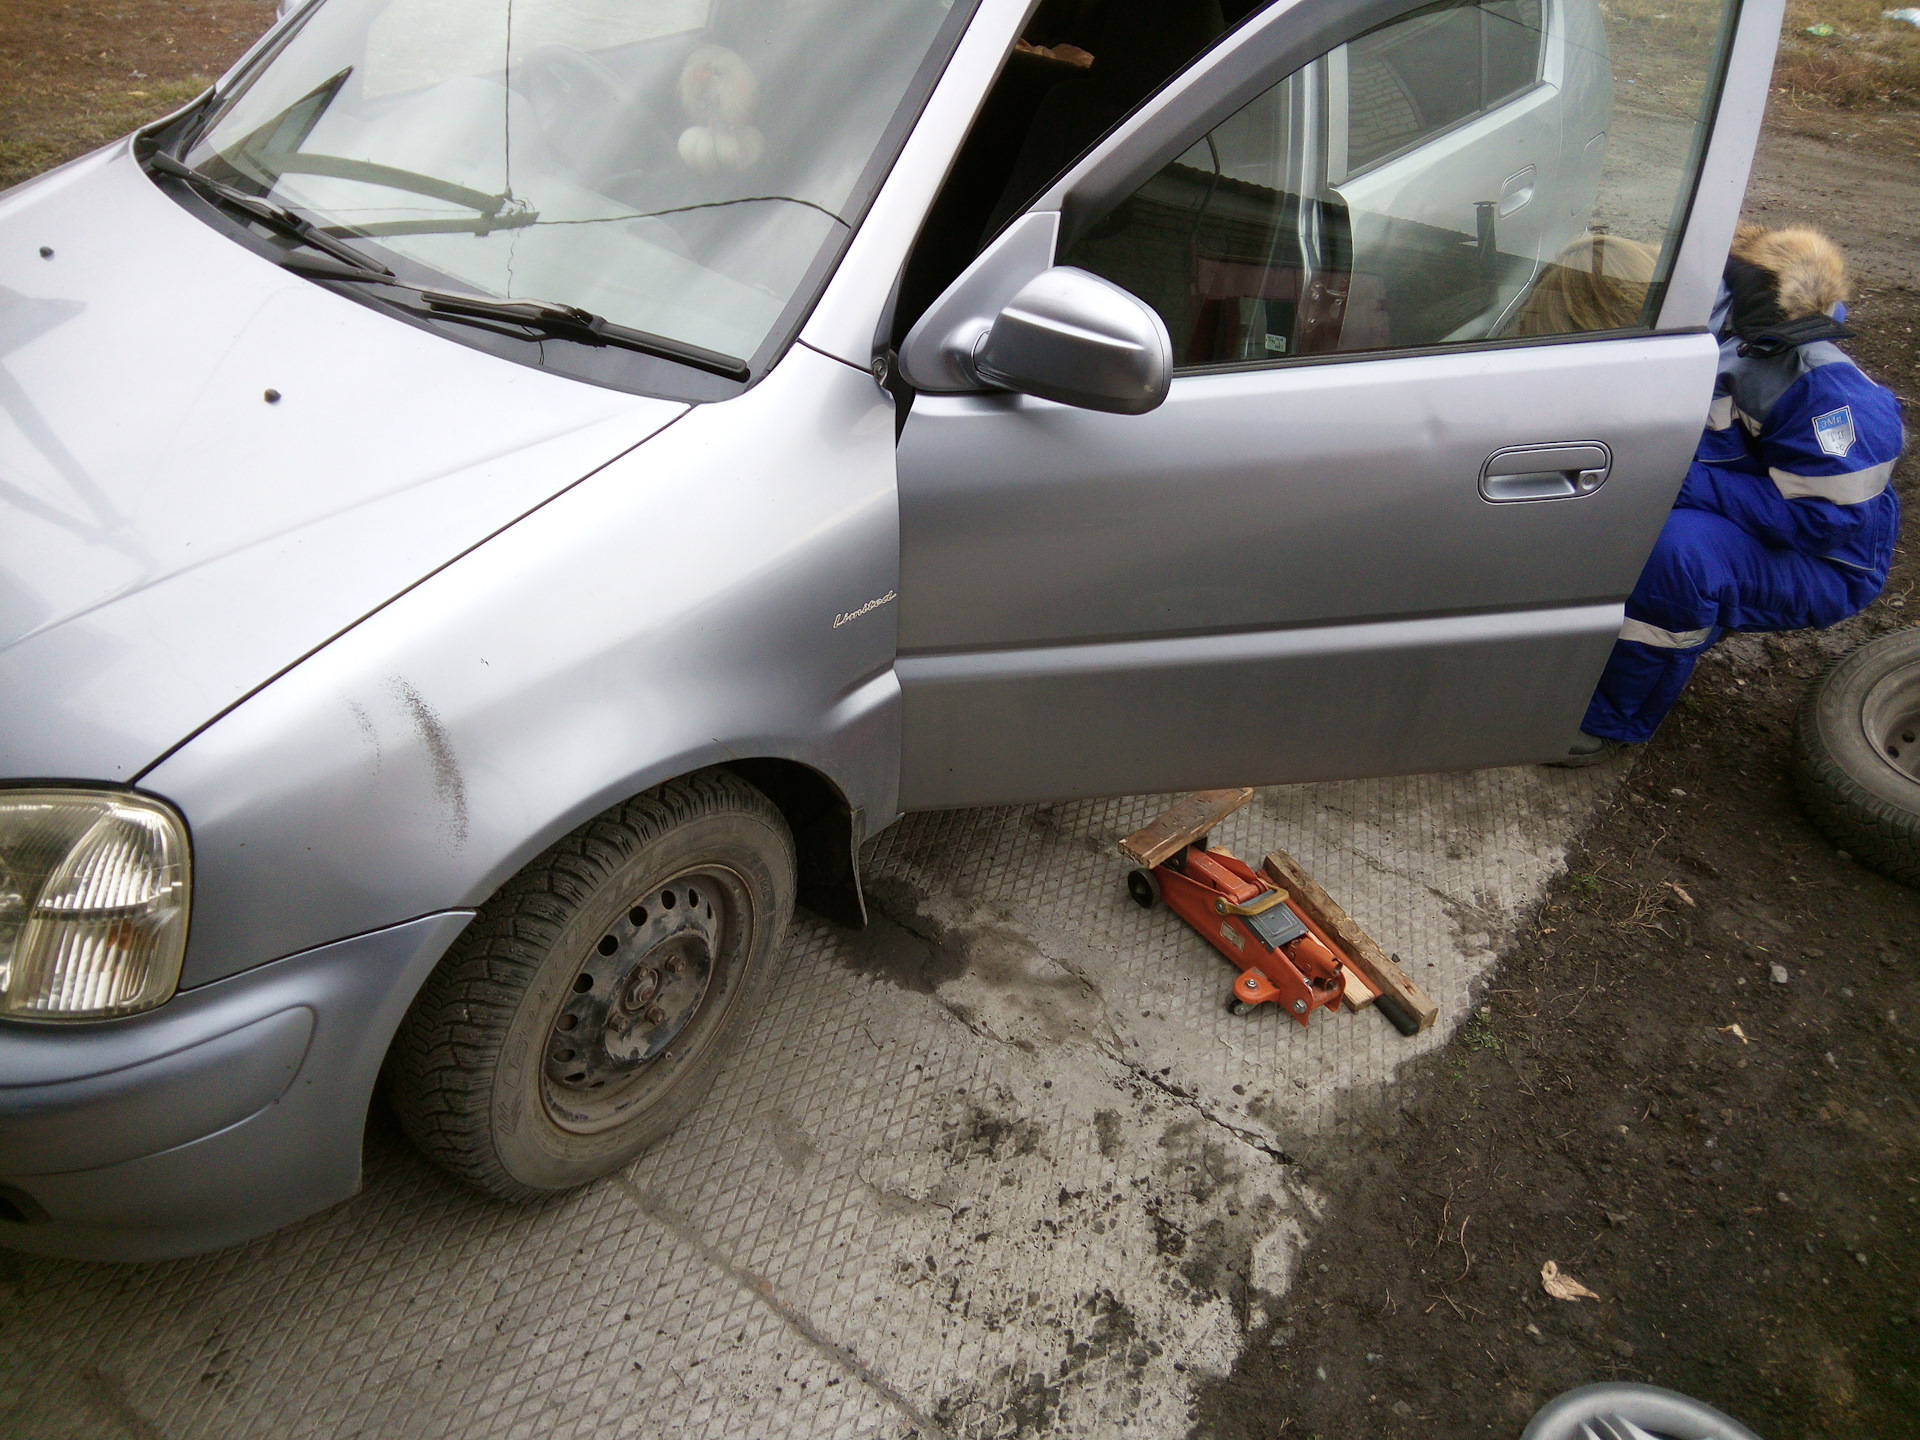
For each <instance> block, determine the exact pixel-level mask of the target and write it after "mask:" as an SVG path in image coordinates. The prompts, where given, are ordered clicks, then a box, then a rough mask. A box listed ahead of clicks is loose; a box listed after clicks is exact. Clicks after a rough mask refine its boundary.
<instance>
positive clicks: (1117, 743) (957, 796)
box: [898, 0, 1779, 809]
mask: <svg viewBox="0 0 1920 1440" xmlns="http://www.w3.org/2000/svg"><path fill="white" fill-rule="evenodd" d="M1778 26H1779V5H1778V3H1776V0H1760V3H1752V4H1747V5H1745V6H1737V4H1736V0H1694V3H1690V4H1684V5H1676V6H1675V7H1674V9H1673V11H1672V13H1671V15H1670V16H1667V17H1665V18H1663V19H1662V20H1661V21H1659V22H1651V21H1638V20H1629V19H1626V18H1624V17H1622V16H1621V15H1619V14H1618V13H1608V12H1606V11H1603V10H1602V9H1601V8H1600V7H1599V5H1598V3H1597V0H1479V3H1470V0H1455V3H1443V4H1439V5H1432V4H1429V5H1425V6H1414V5H1410V4H1407V3H1404V0H1398V3H1396V0H1370V3H1361V4H1354V3H1352V0H1298V3H1295V4H1292V5H1285V4H1282V5H1276V6H1273V7H1269V8H1268V9H1266V10H1264V11H1262V12H1260V13H1258V14H1256V15H1254V16H1253V17H1251V18H1250V19H1248V20H1246V21H1245V22H1244V23H1243V24H1242V25H1241V26H1240V27H1239V28H1237V29H1236V30H1234V31H1233V32H1232V33H1230V34H1228V35H1227V36H1226V37H1224V38H1223V39H1222V40H1221V41H1219V42H1218V43H1217V44H1215V45H1214V46H1213V47H1212V48H1211V49H1209V50H1208V51H1207V52H1206V53H1205V54H1203V55H1202V56H1201V57H1200V58H1199V59H1198V60H1196V61H1195V62H1194V63H1193V64H1192V65H1191V66H1190V67H1189V68H1188V69H1187V70H1186V71H1185V72H1183V73H1182V74H1181V75H1179V76H1178V77H1176V78H1175V79H1174V80H1173V81H1172V82H1171V83H1170V84H1168V85H1167V86H1166V87H1165V88H1164V89H1162V90H1161V91H1160V93H1159V94H1158V95H1157V96H1155V97H1154V98H1153V99H1152V100H1150V101H1148V102H1147V103H1146V104H1145V105H1143V106H1142V107H1141V108H1139V109H1138V110H1136V111H1135V112H1134V113H1133V114H1132V115H1131V116H1130V117H1128V118H1127V119H1126V120H1125V121H1123V122H1122V123H1121V124H1120V125H1119V126H1118V127H1117V128H1116V129H1115V130H1114V131H1112V132H1111V133H1110V134H1109V135H1108V136H1107V138H1106V139H1105V140H1104V141H1102V142H1101V143H1100V144H1099V145H1097V146H1096V147H1095V148H1094V149H1093V150H1092V151H1091V152H1090V153H1089V154H1087V155H1086V156H1085V157H1084V158H1083V159H1082V160H1080V161H1079V162H1078V163H1077V164H1076V165H1075V166H1074V167H1073V168H1072V169H1070V170H1069V171H1068V172H1067V174H1066V175H1065V176H1064V177H1063V178H1062V179H1060V180H1059V181H1058V182H1057V183H1055V184H1054V185H1053V186H1052V188H1051V189H1050V190H1048V191H1047V192H1046V193H1045V194H1044V195H1042V196H1041V197H1040V198H1039V199H1038V200H1037V201H1035V202H1034V203H1033V204H1032V205H1031V206H1030V207H1029V208H1028V210H1027V211H1026V213H1025V214H1024V215H1021V216H1019V217H1017V218H1016V219H1015V220H1014V221H1013V222H1012V223H1011V224H1010V225H1009V226H1008V227H1007V228H1006V229H1005V230H1004V231H1002V232H1001V234H1000V236H999V238H998V239H997V240H995V241H994V242H993V243H991V244H990V245H989V246H988V247H987V249H986V250H985V251H984V252H983V253H982V254H981V255H980V256H979V257H978V259H976V260H975V261H974V263H973V265H972V266H971V267H970V268H969V270H968V271H967V272H966V273H965V274H963V275H962V276H961V277H960V278H959V279H958V280H957V281H956V282H955V283H954V285H953V286H952V287H951V288H950V289H949V290H948V291H947V292H946V294H945V295H944V296H942V297H941V298H940V299H938V300H936V301H935V302H934V303H933V304H932V305H931V306H930V307H929V308H928V309H927V310H926V311H925V313H924V314H923V315H922V316H921V317H920V318H919V320H918V323H917V324H915V326H914V327H913V330H912V332H911V333H910V334H909V335H908V337H907V339H906V341H905V342H904V344H903V345H902V349H901V361H902V367H903V369H904V371H905V373H906V375H907V376H908V378H909V379H910V380H911V381H913V382H914V384H915V385H916V386H917V387H918V391H919V393H918V394H917V396H916V398H915V401H914V405H913V409H912V412H911V414H910V416H909V418H908V419H907V421H906V423H905V427H904V431H903V434H902V438H901V444H900V452H899V484H900V502H901V600H900V620H899V624H900V660H899V664H898V673H899V677H900V682H901V686H902V694H903V700H904V717H905V718H904V727H905V728H904V734H903V746H904V762H903V777H902V796H901V804H902V808H903V809H915V808H926V807H934V806H943V805H961V804H977V803H983V802H1002V801H1019V800H1028V799H1036V798H1042V797H1061V796H1070V795H1086V794H1100V793H1117V792H1126V791H1142V790H1172V789H1178V788H1189V787H1199V786H1205V785H1219V784H1256V783H1278V782H1288V781H1297V780H1309V779H1321V778H1330V777H1340V776H1357V775H1370V774H1386V773H1394V772H1407V771H1419V770H1429V769H1443V768H1454V767H1466V766H1481V765H1496V764H1509V763H1516V762H1523V761H1533V760H1540V759H1544V758H1548V757H1550V756H1552V755H1555V754H1558V753H1562V752H1563V751H1564V749H1565V747H1566V745H1567V743H1568V742H1569V741H1570V740H1571V738H1572V737H1573V735H1574V734H1575V733H1576V731H1577V728H1578V724H1579V720H1580V717H1581V714H1582V712H1583V710H1584V707H1585V705H1586V702H1587V698H1588V696H1589V694H1590V692H1591V689H1592V686H1593V683H1594V681H1595V680H1596V679H1597V677H1598V675H1599V673H1600V670H1601V668H1602V666H1603V665H1604V663H1605V661H1606V658H1607V655H1608V652H1609V649H1610V647H1611V645H1612V643H1613V639H1614V636H1615V634H1616V633H1617V631H1618V629H1619V625H1620V621H1621V613H1622V611H1621V606H1622V602H1623V600H1624V598H1625V596H1626V594H1627V592H1628V591H1629V590H1630V589H1631V588H1632V586H1633V583H1634V580H1635V578H1636V577H1637V575H1638V573H1639V570H1640V567H1641V565H1642V564H1643V563H1644V561H1645V558H1646V556H1647V554H1648V553H1649V551H1650V549H1651V547H1652V544H1653V541H1654V538H1655V536H1656V535H1657V534H1658V532H1659V529H1660V526H1661V524H1662V522H1663V520H1664V518H1665V516H1666V514H1667V511H1668V509H1669V507H1670V506H1671V504H1672V501H1673V498H1674V495H1675V493H1676V492H1677V490H1678V487H1679V485H1680V482H1681V479H1682V478H1683V476H1684V475H1685V472H1686V468H1687V463H1688V460H1689V458H1690V456H1691V454H1692V452H1693V448H1694V445H1695V443H1696V441H1697V439H1698V436H1699V433H1700V429H1701V425H1702V423H1703V422H1704V419H1705V415H1706V410H1707V405H1708V401H1709V399H1710V396H1711V389H1712V384H1713V375H1714V368H1715V355H1716V348H1715V344H1714V341H1713V339H1712V338H1711V336H1710V335H1709V334H1708V333H1707V332H1706V322H1707V317H1708V312H1709V308H1710V305H1711V302H1712V299H1713V295H1714V292H1715V288H1716V285H1717V283H1718V278H1719V274H1720V270H1721V267H1722V264H1723V262H1724V258H1725V255H1726V251H1727V247H1728V244H1729V242H1730V239H1731V235H1732V230H1733V225H1734V221H1735V218H1736V215H1737V211H1738V207H1739V202H1740V198H1741V195H1742V194H1743V192H1744V188H1745V182H1746V174H1747V167H1748V164H1749V161H1750V159H1751V154H1752V148H1753V144H1754V141H1755V138H1756V135H1757V132H1758V126H1759V121H1760V115H1761V110H1762V107H1763V105H1764V102H1765V98H1766V81H1767V75H1768V74H1769V70H1770V66H1771V63H1772V57H1773V47H1774V43H1775V37H1776V34H1777V31H1778ZM1442 62H1444V63H1442ZM1094 63H1095V66H1096V67H1097V66H1098V63H1099V62H1098V57H1097V56H1096V57H1095V62H1094ZM1623 71H1625V72H1628V73H1630V77H1631V78H1636V79H1638V81H1639V82H1640V83H1638V84H1637V85H1632V86H1628V85H1625V84H1618V83H1616V76H1617V74H1619V73H1621V72H1623ZM1623 97H1624V98H1623ZM1054 264H1065V265H1071V266H1076V267H1079V268H1080V269H1083V270H1088V271H1091V272H1093V273H1095V274H1097V275H1099V276H1102V277H1104V278H1106V279H1107V280H1109V281H1112V282H1114V283H1115V284H1118V285H1119V286H1121V287H1122V288H1124V289H1125V290H1127V291H1129V292H1130V293H1131V294H1133V295H1134V296H1136V297H1138V298H1140V299H1141V300H1143V301H1145V302H1146V303H1147V304H1148V305H1149V306H1151V307H1152V309H1153V310H1154V311H1155V312H1157V314H1158V315H1159V316H1160V317H1161V319H1162V320H1163V321H1164V323H1165V326H1166V331H1167V335H1168V337H1169V339H1170V342H1171V348H1172V353H1173V359H1174V363H1175V367H1176V368H1175V374H1174V378H1173V380H1172V384H1171V388H1170V391H1169V393H1168V397H1167V399H1166V401H1165V403H1164V404H1162V405H1160V406H1159V408H1157V409H1155V410H1153V411H1152V412H1151V413H1148V414H1142V415H1116V414H1105V413H1098V412H1094V411H1091V410H1084V409H1074V408H1069V407H1067V406H1064V405H1060V404H1055V403H1052V402H1050V401H1046V400H1040V399H1036V398H1033V397H1031V396H1026V395H1015V394H1009V393H1005V392H997V393H996V392H990V391H987V390H985V389H984V388H983V387H981V386H980V385H979V384H978V383H977V382H970V381H969V380H968V379H966V378H965V377H964V373H963V372H964V366H961V367H960V369H958V370H957V369H956V368H955V364H954V363H953V361H952V356H953V355H954V353H955V350H954V347H955V345H956V344H960V343H963V340H964V337H965V336H967V335H969V334H978V333H979V331H980V329H981V327H982V326H983V325H986V324H990V323H991V322H992V320H993V318H994V316H995V315H996V314H997V312H998V310H999V308H1000V307H1001V306H1002V305H1004V304H1005V303H1006V302H1007V300H1008V299H1010V298H1011V297H1012V296H1013V294H1014V293H1015V292H1016V291H1017V290H1019V289H1020V287H1021V286H1023V285H1024V284H1026V283H1027V282H1028V281H1029V280H1031V279H1033V278H1034V277H1035V276H1036V275H1037V274H1039V273H1040V272H1041V271H1043V270H1045V269H1046V268H1047V267H1048V266H1050V265H1054ZM1596 294H1597V295H1598V296H1599V297H1600V302H1599V303H1597V304H1589V305H1584V306H1582V305H1579V304H1573V305H1570V304H1569V300H1568V297H1569V296H1573V297H1574V298H1575V299H1578V298H1579V297H1580V296H1581V295H1596ZM956 337H960V338H959V339H956Z"/></svg>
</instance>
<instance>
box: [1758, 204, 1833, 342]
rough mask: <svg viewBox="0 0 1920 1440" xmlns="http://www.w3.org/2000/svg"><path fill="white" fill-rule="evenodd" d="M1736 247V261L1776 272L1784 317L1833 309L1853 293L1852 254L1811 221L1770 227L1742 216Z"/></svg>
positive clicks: (1775, 289)
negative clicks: (1849, 272) (1849, 263)
mask: <svg viewBox="0 0 1920 1440" xmlns="http://www.w3.org/2000/svg"><path fill="white" fill-rule="evenodd" d="M1732 253H1733V258H1734V259H1735V260H1736V261H1740V262H1743V263H1745V264H1748V265H1752V266H1754V267H1755V268H1757V269H1760V270H1764V271H1766V272H1767V274H1768V275H1769V276H1770V277H1771V278H1772V280H1773V294H1774V302H1775V304H1777V305H1778V306H1779V310H1780V318H1781V319H1783V320H1799V319H1803V318H1805V317H1807V316H1810V315H1831V314H1833V311H1834V307H1835V306H1837V305H1839V304H1841V303H1842V302H1844V301H1845V300H1846V299H1847V297H1848V295H1849V294H1850V293H1851V287H1850V286H1849V283H1848V279H1847V257H1846V256H1845V255H1843V254H1841V253H1840V247H1839V246H1838V245H1836V244H1834V243H1833V241H1831V240H1829V239H1828V238H1827V237H1826V236H1824V235H1822V234H1821V233H1820V232H1819V231H1818V230H1814V229H1810V228H1809V227H1807V226H1805V225H1791V226H1788V227H1787V228H1786V229H1784V230H1766V229H1762V228H1761V227H1760V226H1758V225H1754V224H1750V223H1748V222H1745V221H1742V222H1741V225H1740V228H1739V229H1738V230H1736V231H1735V232H1734V236H1733V252H1732Z"/></svg>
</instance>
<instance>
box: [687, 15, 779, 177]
mask: <svg viewBox="0 0 1920 1440" xmlns="http://www.w3.org/2000/svg"><path fill="white" fill-rule="evenodd" d="M759 98H760V82H759V81H758V80H756V79H755V78H754V74H753V71H752V70H751V69H749V68H748V66H747V62H746V61H744V60H742V59H741V58H740V57H739V56H738V55H737V54H735V53H734V52H733V51H731V50H729V49H727V48H726V47H724V46H721V45H702V46H700V48H699V49H697V50H695V51H694V52H693V53H692V54H691V55H689V56H687V63H686V64H685V65H684V66H683V67H681V70H680V106H681V108H682V109H684V110H685V111H686V112H687V118H688V119H689V120H691V121H693V122H694V123H693V124H691V125H689V126H688V127H687V128H686V129H685V130H682V131H681V132H680V158H681V159H682V160H684V161H685V162H686V165H687V168H688V169H690V170H694V171H697V172H698V173H700V174H702V175H712V174H714V173H716V172H718V171H721V170H748V169H751V168H752V167H753V165H754V163H755V162H756V161H757V160H759V158H760V152H761V150H762V149H763V148H764V141H763V140H762V138H761V135H760V132H759V131H758V130H756V129H755V128H754V127H753V126H752V125H751V124H749V123H748V121H749V120H750V119H751V117H752V115H753V107H754V104H755V103H756V102H757V101H758V100H759Z"/></svg>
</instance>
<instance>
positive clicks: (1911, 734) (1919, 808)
mask: <svg viewBox="0 0 1920 1440" xmlns="http://www.w3.org/2000/svg"><path fill="white" fill-rule="evenodd" d="M1916 737H1920V630H1903V631H1900V632H1899V633H1897V634H1893V635H1883V636H1881V637H1880V638H1879V639H1878V640H1870V641H1868V642H1867V643H1866V644H1865V645H1862V646H1860V647H1859V648H1858V649H1856V650H1854V651H1852V652H1850V653H1849V654H1847V655H1844V656H1842V657H1841V658H1840V659H1839V660H1838V661H1837V662H1836V663H1835V664H1834V665H1833V667H1832V668H1831V669H1829V670H1828V671H1827V673H1826V674H1825V675H1823V676H1822V677H1821V678H1820V680H1819V682H1818V683H1817V684H1816V685H1815V686H1814V687H1813V689H1812V691H1811V692H1810V693H1809V694H1808V696H1807V699H1806V703H1805V704H1804V705H1803V706H1802V707H1801V710H1800V719H1799V724H1798V726H1797V727H1796V732H1795V737H1794V738H1795V745H1794V748H1795V752H1796V753H1795V770H1796V773H1797V778H1798V781H1799V789H1800V797H1801V799H1802V801H1803V802H1804V803H1805V804H1806V807H1807V809H1808V811H1809V812H1810V813H1811V814H1812V816H1813V818H1814V821H1815V823H1816V824H1818V825H1819V827H1820V828H1821V829H1822V830H1824V831H1825V832H1826V833H1827V835H1828V836H1829V837H1831V838H1832V840H1833V841H1834V842H1835V843H1836V844H1838V845H1841V846H1843V847H1845V849H1846V850H1847V851H1848V852H1849V853H1851V854H1852V855H1853V856H1855V857H1856V858H1857V859H1859V860H1860V861H1861V862H1862V863H1863V864H1865V865H1869V866H1871V867H1872V868H1873V869H1875V870H1878V871H1880V872H1882V873H1883V874H1886V875H1889V876H1892V877H1893V878H1894V879H1896V880H1901V881H1904V882H1905V883H1907V884H1909V885H1920V738H1916Z"/></svg>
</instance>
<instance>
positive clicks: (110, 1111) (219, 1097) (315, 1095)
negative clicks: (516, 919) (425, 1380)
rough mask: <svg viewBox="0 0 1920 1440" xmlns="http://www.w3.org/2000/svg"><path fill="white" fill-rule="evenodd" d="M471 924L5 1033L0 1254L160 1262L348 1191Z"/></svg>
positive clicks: (451, 919)
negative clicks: (438, 978)
mask: <svg viewBox="0 0 1920 1440" xmlns="http://www.w3.org/2000/svg"><path fill="white" fill-rule="evenodd" d="M470 919H472V914H471V912H469V911H454V912H448V913H445V914H439V915H429V916H425V917H423V918H421V919H418V920H412V921H409V922H407V923H406V924H404V925H396V926H392V927H391V928H388V929H385V930H376V931H373V932H372V933H370V934H366V935H360V936H356V937H355V938H353V939H351V940H340V941H336V942H335V943H333V944H331V945H322V946H320V947H318V948H317V949H313V950H308V951H305V952H303V953H301V954H298V955H292V956H288V957H287V958H286V959H284V960H276V961H274V962H273V963H271V964H268V965H261V966H258V967H256V968H255V969H252V970H247V971H243V972H242V973H240V974H238V975H234V976H231V977H229V978H228V979H225V980H220V981H216V982H214V983H212V984H209V985H203V986H200V987H198V988H197V989H193V990H188V991H185V992H183V993H181V994H179V995H177V996H175V997H174V998H173V999H172V1000H171V1001H169V1002H168V1003H167V1004H165V1005H163V1006H161V1007H160V1008H159V1009H157V1010H154V1011H152V1012H151V1013H149V1014H146V1015H137V1016H132V1017H129V1018H128V1019H125V1020H116V1021H107V1022H102V1023H98V1024H85V1025H30V1024H21V1023H17V1022H0V1217H4V1218H0V1245H7V1246H11V1247H13V1248H15V1249H19V1250H28V1251H33V1252H35V1253H37V1254H43V1255H61V1256H67V1257H70V1258H74V1259H83V1260H160V1259H170V1258H173V1257H175V1256H180V1255H192V1254H198V1253H199V1252H201V1251H205V1250H214V1249H218V1248H220V1247H221V1246H224V1245H233V1244H238V1243H239V1242H241V1241H244V1240H250V1239H253V1238H254V1237H255V1236H258V1235H263V1234H265V1233H266V1232H267V1231H269V1230H273V1229H276V1228H278V1227H279V1226H281V1225H286V1224H288V1223H290V1222H292V1221H294V1220H298V1219H300V1218H302V1217H303V1216H306V1215H311V1214H312V1213H313V1212H314V1211H316V1210H320V1209H323V1208H324V1207H326V1206H328V1205H331V1204H334V1203H335V1202H337V1201H340V1200H344V1199H346V1198H347V1197H348V1196H349V1195H352V1194H353V1193H354V1192H355V1191H356V1190H357V1189H359V1187H360V1146H361V1137H362V1133H363V1131H364V1129H365V1126H366V1115H367V1104H368V1101H369V1099H370V1098H371V1096H372V1093H373V1086H374V1081H375V1080H376V1079H377V1078H378V1076H379V1072H380V1064H381V1061H382V1060H383V1059H384V1058H385V1056H386V1051H387V1046H388V1043H389V1042H390V1041H391V1040H392V1038H393V1034H394V1031H395V1030H396V1029H397V1028H398V1027H399V1024H400V1020H401V1017H402V1016H403V1015H404V1014H405V1013H406V1009H407V1006H408V1005H409V1004H410V1003H411V1002H412V1000H413V996H414V994H415V992H416V991H418V989H419V988H420V985H421V984H422V983H423V982H424V981H425V979H426V977H427V975H428V973H429V972H430V971H431V970H432V969H433V967H434V965H435V964H436V963H438V961H439V959H440V957H441V956H442V955H443V954H445V953H446V949H447V947H448V946H449V945H450V944H452V943H453V939H454V937H455V936H456V935H458V934H459V933H460V931H461V930H462V929H463V928H464V927H465V926H466V924H467V922H468V921H469V920H470Z"/></svg>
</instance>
